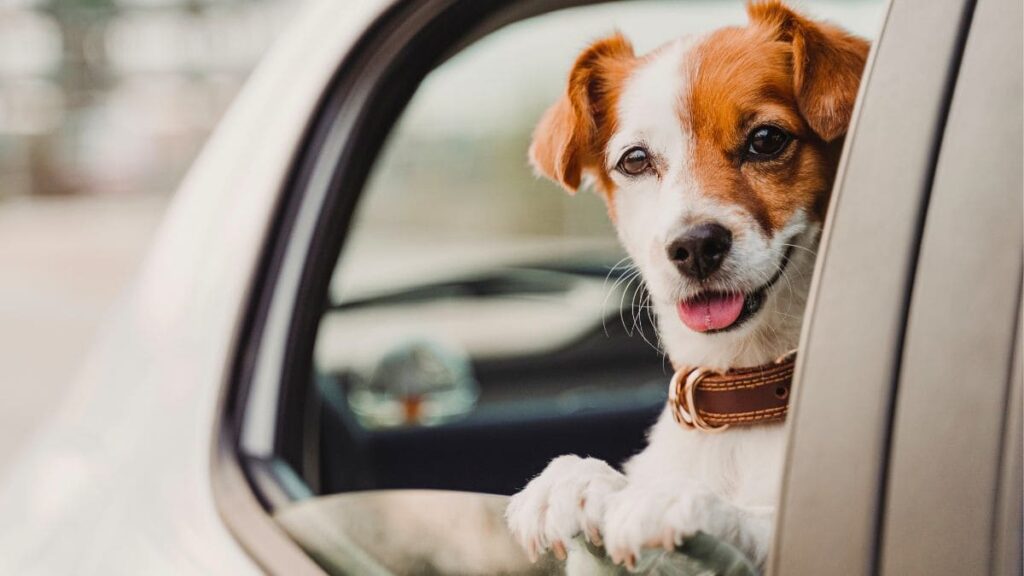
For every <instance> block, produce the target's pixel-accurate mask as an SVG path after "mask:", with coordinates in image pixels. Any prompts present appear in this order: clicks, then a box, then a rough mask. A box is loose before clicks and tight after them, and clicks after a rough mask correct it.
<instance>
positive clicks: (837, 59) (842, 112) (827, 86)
mask: <svg viewBox="0 0 1024 576" xmlns="http://www.w3.org/2000/svg"><path fill="white" fill-rule="evenodd" d="M747 13H748V14H749V16H750V20H751V22H752V23H754V24H756V25H759V26H764V27H766V28H767V29H768V30H769V33H771V34H772V35H773V36H774V37H775V39H776V40H778V41H782V42H789V43H791V44H792V48H793V82H794V89H795V94H796V97H797V102H798V104H799V106H800V113H801V114H803V116H804V119H806V120H807V123H808V124H809V125H810V127H811V129H812V130H814V132H815V133H817V134H818V136H820V137H821V138H822V139H823V140H825V141H826V142H831V141H832V140H835V139H836V138H838V137H840V136H842V135H843V134H845V133H846V130H847V128H848V127H849V124H850V116H851V115H852V114H853V104H854V101H855V100H856V99H857V87H858V86H859V85H860V76H861V73H862V72H863V71H864V64H865V62H866V61H867V57H868V49H869V47H870V45H869V44H868V42H867V41H866V40H863V39H861V38H858V37H856V36H853V35H851V34H848V33H847V32H845V31H843V30H842V29H840V28H837V27H835V26H832V25H831V24H826V23H822V22H815V21H813V20H810V19H808V18H805V17H803V16H801V15H800V14H797V13H796V12H794V11H793V10H790V9H789V8H788V7H787V6H786V5H785V4H783V3H782V2H781V1H780V0H768V1H751V2H749V3H748V4H747Z"/></svg>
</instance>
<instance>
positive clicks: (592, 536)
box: [585, 526, 604, 546]
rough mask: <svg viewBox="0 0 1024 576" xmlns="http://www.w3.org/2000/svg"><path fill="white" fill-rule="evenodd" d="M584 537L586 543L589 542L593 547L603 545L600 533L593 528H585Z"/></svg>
mask: <svg viewBox="0 0 1024 576" xmlns="http://www.w3.org/2000/svg"><path fill="white" fill-rule="evenodd" d="M585 535H586V537H587V542H590V543H591V544H593V545H594V546H601V545H603V544H604V541H603V540H602V539H601V532H600V531H598V529H597V528H595V527H593V526H588V527H587V530H586V532H585Z"/></svg>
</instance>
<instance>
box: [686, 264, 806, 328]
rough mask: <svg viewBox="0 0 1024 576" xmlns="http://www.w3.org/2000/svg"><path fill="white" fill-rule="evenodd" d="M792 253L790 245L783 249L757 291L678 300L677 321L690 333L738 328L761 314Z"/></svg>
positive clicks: (714, 294) (712, 294) (717, 293)
mask: <svg viewBox="0 0 1024 576" xmlns="http://www.w3.org/2000/svg"><path fill="white" fill-rule="evenodd" d="M792 250H793V248H792V246H791V247H790V248H789V249H788V250H786V253H785V254H784V255H783V256H782V264H781V265H780V266H779V270H778V271H777V272H776V273H775V275H774V276H772V278H771V279H770V280H768V282H765V283H764V284H763V285H762V286H761V287H760V288H757V289H756V290H754V291H752V292H747V293H745V294H744V293H739V292H715V291H707V292H701V293H700V294H697V295H696V296H694V297H693V298H688V299H686V300H680V301H679V302H678V303H677V304H676V311H677V312H678V313H679V319H680V320H682V321H683V324H686V326H687V327H688V328H689V329H690V330H693V331H694V332H704V333H715V332H726V331H728V330H732V329H734V328H737V327H739V326H741V325H742V324H743V323H744V322H746V321H747V320H749V319H751V318H753V317H754V316H755V315H756V314H757V313H758V312H760V311H761V307H762V306H764V303H765V300H767V297H768V291H769V290H771V288H772V286H774V285H775V283H776V282H778V280H779V278H781V277H782V273H783V271H784V270H785V269H786V265H787V264H789V257H790V254H791V253H792Z"/></svg>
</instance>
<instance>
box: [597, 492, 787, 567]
mask: <svg viewBox="0 0 1024 576" xmlns="http://www.w3.org/2000/svg"><path fill="white" fill-rule="evenodd" d="M748 519H749V520H750V521H751V522H750V523H749V525H746V524H745V521H746V520H748ZM764 525H765V524H764V523H763V522H762V521H761V519H760V518H754V517H749V516H748V514H746V513H745V512H744V511H742V510H740V509H739V508H737V507H736V506H735V505H733V504H732V503H730V502H728V501H726V500H724V499H723V498H721V497H720V496H718V495H716V494H715V493H714V492H712V491H711V490H710V489H708V488H706V487H704V486H703V485H701V484H699V483H691V482H680V483H678V484H675V485H674V486H672V487H665V486H651V485H645V484H644V483H639V484H636V483H630V484H629V485H628V486H627V487H626V488H624V489H623V490H621V491H619V492H617V493H616V494H615V495H614V496H612V498H610V499H609V501H608V504H607V509H606V511H605V515H604V520H603V522H602V525H601V526H602V530H603V534H604V542H605V548H606V549H607V551H608V554H609V556H611V559H612V561H613V562H615V563H616V564H624V565H625V566H626V567H627V568H629V569H630V570H632V569H634V568H636V565H637V560H638V559H639V558H640V554H641V552H642V551H643V550H644V549H649V548H664V549H665V550H674V549H675V548H676V547H678V546H679V545H681V544H682V543H683V541H684V540H686V539H687V538H689V537H691V536H693V535H694V534H696V533H697V532H704V533H706V534H710V535H712V536H715V537H718V538H721V539H723V540H726V541H729V542H732V543H734V544H736V545H738V546H741V547H743V548H747V546H746V544H749V542H747V540H749V539H750V538H751V537H752V536H754V537H758V536H759V533H760V532H761V531H764ZM767 526H768V528H767V530H768V532H767V535H768V537H770V518H769V524H767ZM762 538H764V537H762Z"/></svg>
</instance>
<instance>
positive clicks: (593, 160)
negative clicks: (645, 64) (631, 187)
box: [530, 34, 634, 193]
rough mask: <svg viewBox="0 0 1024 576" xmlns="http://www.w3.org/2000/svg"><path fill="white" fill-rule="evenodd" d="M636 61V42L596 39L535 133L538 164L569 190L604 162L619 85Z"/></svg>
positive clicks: (534, 161) (533, 152)
mask: <svg viewBox="0 0 1024 576" xmlns="http://www.w3.org/2000/svg"><path fill="white" fill-rule="evenodd" d="M633 60H634V56H633V46H632V45H631V44H630V43H629V41H628V40H626V38H625V37H623V36H622V35H621V34H615V35H613V36H610V37H608V38H604V39H602V40H598V41H597V42H594V43H593V44H591V45H590V46H589V47H588V48H587V49H586V50H584V51H583V53H582V54H580V55H579V57H578V58H576V63H575V64H574V65H573V67H572V71H571V72H570V73H569V83H568V86H567V87H566V91H565V94H564V95H563V96H562V97H561V98H560V99H559V100H558V102H556V103H555V104H554V105H553V106H552V107H551V108H549V109H548V111H547V112H546V113H545V114H544V116H543V117H542V118H541V120H540V123H539V124H538V125H537V128H536V129H535V130H534V132H533V143H532V144H531V145H530V162H531V163H532V164H533V167H534V168H535V169H536V170H537V171H538V172H540V173H541V174H543V175H544V176H547V177H548V178H550V179H552V180H554V181H555V182H558V183H559V184H561V185H562V186H563V187H564V188H565V189H566V190H568V191H569V192H570V193H573V192H576V190H577V189H579V187H580V181H581V180H582V177H583V173H584V172H585V171H586V170H588V169H593V168H599V167H600V163H601V154H602V151H601V150H600V146H601V141H602V130H606V131H607V130H610V129H611V126H610V125H611V123H612V119H611V117H610V115H611V114H612V110H613V107H614V105H615V100H616V98H617V93H618V87H619V86H621V83H622V80H624V79H625V77H626V75H627V74H628V71H629V64H630V63H631V62H632V61H633Z"/></svg>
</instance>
